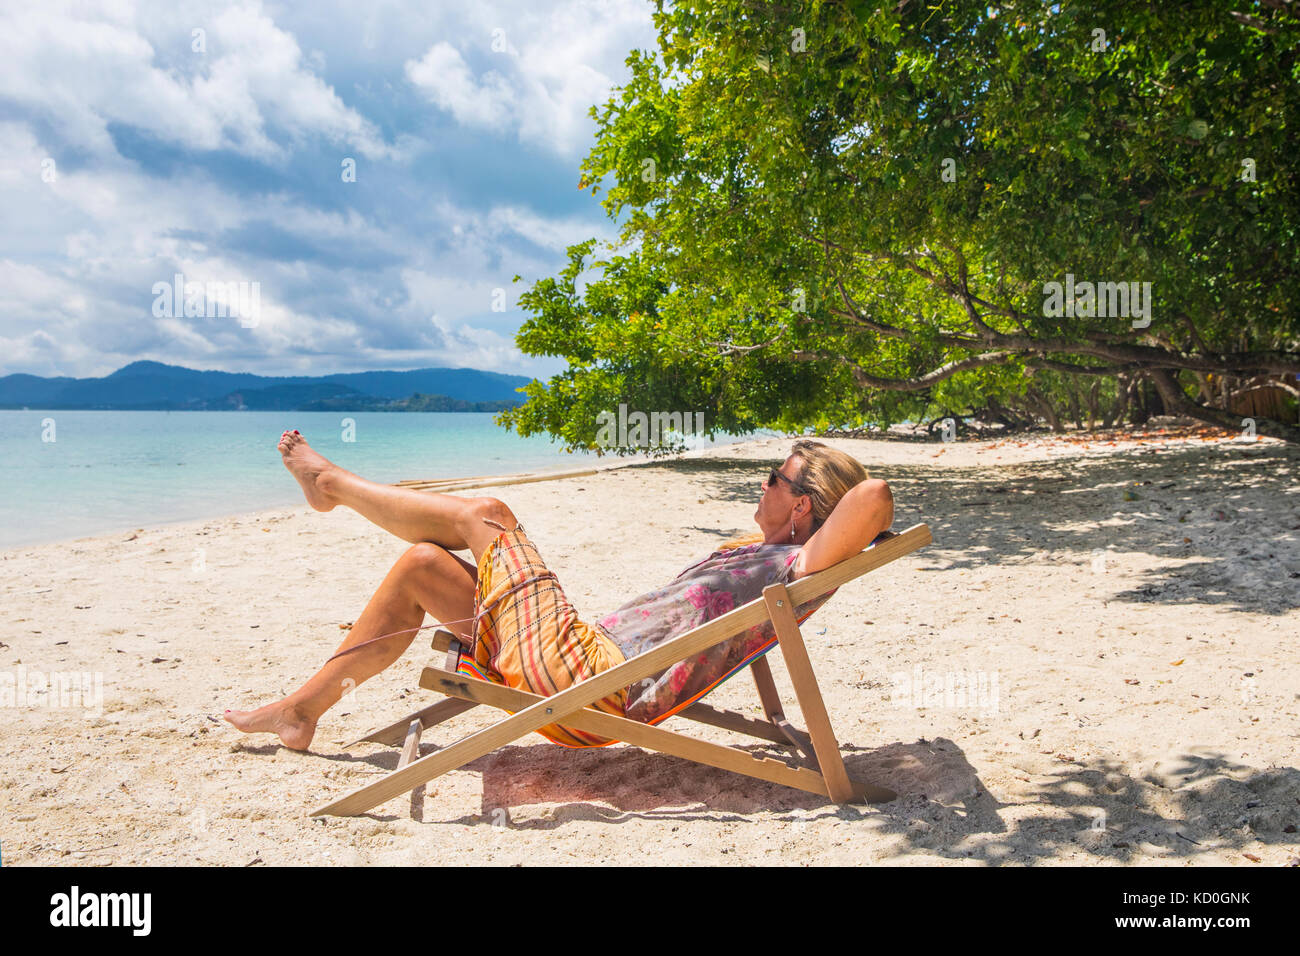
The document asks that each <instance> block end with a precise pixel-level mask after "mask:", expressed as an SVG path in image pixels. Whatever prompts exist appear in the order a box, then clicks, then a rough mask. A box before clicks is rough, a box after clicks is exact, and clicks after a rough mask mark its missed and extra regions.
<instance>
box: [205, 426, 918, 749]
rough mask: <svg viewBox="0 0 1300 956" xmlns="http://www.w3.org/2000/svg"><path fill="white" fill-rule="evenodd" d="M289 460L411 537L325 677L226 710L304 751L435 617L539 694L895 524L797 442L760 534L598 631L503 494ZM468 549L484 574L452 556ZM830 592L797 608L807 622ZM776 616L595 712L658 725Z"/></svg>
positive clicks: (828, 460) (302, 452) (242, 725)
mask: <svg viewBox="0 0 1300 956" xmlns="http://www.w3.org/2000/svg"><path fill="white" fill-rule="evenodd" d="M279 450H280V454H281V455H282V456H283V459H284V463H285V465H286V467H288V469H289V471H290V472H291V473H292V474H293V476H294V477H295V478H296V479H297V480H298V483H299V484H300V485H301V486H302V489H303V492H304V493H305V494H306V496H307V502H308V504H310V505H311V506H312V507H313V508H315V509H316V510H318V511H330V510H331V509H333V508H335V507H337V506H338V505H346V506H347V507H349V508H352V509H353V510H354V511H356V512H357V513H359V514H361V515H363V516H364V517H366V518H368V519H369V520H370V521H372V522H374V523H375V524H377V525H379V526H380V527H381V528H384V529H385V530H387V531H389V532H391V533H392V534H395V535H397V536H398V537H399V538H402V539H404V540H406V541H409V542H411V543H412V545H413V546H412V547H411V548H410V549H409V550H407V552H406V553H405V554H404V555H402V557H401V558H400V559H399V560H398V561H397V563H396V564H395V565H393V567H392V569H391V570H390V571H389V572H388V575H387V576H386V577H385V578H384V580H383V582H382V583H381V584H380V585H379V589H378V590H377V591H376V592H375V594H374V596H373V597H371V599H370V602H369V603H368V604H367V605H366V607H365V610H364V611H362V613H361V616H360V617H359V618H358V619H357V621H356V623H355V624H354V625H353V626H352V629H351V630H350V631H349V633H348V636H347V637H346V638H345V639H344V641H343V643H342V644H341V645H340V646H339V648H338V650H337V651H336V652H335V654H334V656H333V657H331V658H330V659H329V660H328V661H326V663H325V664H324V666H322V667H321V669H320V670H319V671H317V672H316V674H315V675H314V676H312V678H311V679H310V680H308V681H307V682H306V683H305V684H304V685H303V686H302V687H301V688H299V689H298V690H296V691H294V692H293V693H292V694H290V695H289V696H288V697H285V698H284V699H283V700H279V701H276V702H275V703H272V704H267V705H266V706H264V707H261V708H259V709H257V710H251V711H231V710H228V711H226V713H225V717H226V719H227V720H228V721H230V723H232V724H234V725H235V726H236V727H237V728H239V729H240V730H242V731H245V732H246V733H257V732H269V733H276V734H278V735H279V737H280V740H281V741H282V742H283V743H284V745H285V746H286V747H290V748H292V749H294V750H306V749H307V748H308V746H309V745H310V744H311V741H312V737H313V735H314V734H315V732H316V723H317V721H319V720H320V718H321V715H323V714H324V713H325V711H326V710H328V709H329V708H330V707H332V706H333V705H334V704H335V703H337V702H338V700H339V699H340V698H341V697H342V696H343V694H344V692H345V690H347V689H350V688H352V687H355V686H356V685H358V684H360V683H361V682H362V681H365V680H367V679H369V678H371V677H373V676H374V675H376V674H378V673H379V672H380V671H382V670H384V668H386V667H388V666H389V665H390V664H392V663H393V662H394V661H396V660H397V659H398V658H399V657H401V656H402V653H403V652H404V651H405V650H406V648H407V647H408V646H409V645H410V643H411V641H412V640H413V639H414V636H415V634H416V633H417V632H418V631H419V629H420V626H421V624H422V622H423V621H424V616H425V614H428V615H429V616H430V617H432V618H433V619H434V620H436V621H439V622H442V623H443V624H454V623H461V622H464V623H462V624H461V626H459V627H455V628H453V629H454V630H456V631H458V632H459V633H460V634H461V635H462V642H463V644H464V646H465V652H464V653H463V654H462V664H461V667H462V670H464V671H465V672H466V673H470V674H474V675H475V676H478V677H481V678H484V679H487V680H491V681H494V682H497V683H502V684H506V685H507V686H510V687H514V688H518V689H520V690H525V691H529V692H530V693H534V694H538V695H541V696H544V697H549V696H551V695H552V694H555V693H558V692H559V691H561V690H564V689H565V688H567V687H569V686H571V685H573V684H575V683H577V682H579V681H581V680H585V679H587V678H589V677H591V676H594V675H595V674H598V673H600V672H601V671H604V670H608V669H609V668H611V667H614V666H616V665H618V664H621V663H623V661H624V660H627V659H628V658H631V657H634V656H635V655H637V654H640V653H643V652H645V651H647V650H649V649H650V648H652V647H654V646H656V645H658V644H661V643H663V642H664V641H666V640H669V639H670V638H673V637H676V636H677V635H679V634H682V633H685V632H686V631H688V630H690V629H691V628H693V627H696V626H698V625H700V624H702V623H704V622H705V621H708V620H711V619H712V618H715V617H718V616H720V615H722V614H725V613H726V612H727V611H730V610H731V609H732V608H734V607H739V606H741V605H743V604H747V603H748V602H750V601H753V600H755V599H756V598H759V597H761V596H762V592H763V588H764V587H766V586H767V585H769V584H772V583H773V582H776V581H780V582H783V583H786V584H789V583H790V582H792V581H794V580H796V579H798V578H801V577H805V576H806V575H809V574H813V573H814V572H817V571H821V570H823V569H825V568H828V567H830V566H832V565H834V564H836V563H838V562H840V561H842V560H844V559H845V558H848V557H850V556H852V555H853V554H856V553H857V552H858V551H861V550H862V549H863V548H865V547H866V546H867V545H868V544H870V543H871V542H872V541H873V540H874V539H875V538H876V536H877V535H879V534H880V533H881V532H882V531H885V530H887V529H888V528H889V526H890V525H891V524H892V523H893V519H894V504H893V496H892V495H891V493H890V490H889V486H888V484H886V483H885V482H884V481H880V480H878V479H874V480H873V479H869V478H868V476H867V472H866V470H865V469H864V468H863V467H862V465H861V464H859V463H858V462H857V461H856V460H855V459H853V458H851V457H850V456H848V455H846V454H844V453H843V452H840V451H837V450H835V449H833V448H830V447H828V446H826V445H823V444H821V443H820V442H814V441H797V442H795V443H794V447H793V449H792V450H791V453H790V456H789V457H788V458H786V460H785V461H784V462H783V463H782V464H781V466H780V467H779V468H773V469H772V470H771V472H770V473H769V474H768V476H767V479H766V480H765V481H763V482H762V483H761V486H760V487H761V489H762V492H761V496H760V498H759V501H758V509H757V510H756V511H755V512H754V521H755V523H756V524H757V525H758V527H759V532H758V533H756V534H754V535H751V536H749V537H748V538H745V539H742V540H740V541H737V542H729V543H728V544H729V545H733V546H730V547H729V546H726V545H724V546H723V548H722V549H720V550H718V551H714V552H713V553H712V554H710V555H709V556H708V557H706V558H704V559H702V560H700V561H698V562H696V563H695V564H693V565H691V566H690V567H688V568H687V569H686V570H684V571H683V572H682V573H681V574H679V575H678V576H677V577H676V578H675V579H674V580H673V581H672V582H671V583H669V584H668V585H666V586H665V587H662V588H658V589H656V590H654V591H650V592H647V593H646V594H643V595H641V596H639V597H637V598H634V599H633V600H631V601H628V602H627V603H626V604H624V605H623V606H622V607H620V608H618V609H617V610H616V611H614V612H612V613H611V614H608V615H606V616H604V617H601V618H599V619H597V620H596V623H595V624H589V623H587V622H584V621H582V620H579V618H578V616H577V613H576V612H575V611H574V609H573V606H572V605H571V604H569V602H568V600H567V598H565V596H564V592H563V591H562V590H561V588H560V586H559V584H558V582H557V581H556V579H555V575H554V573H553V572H551V571H550V570H549V569H547V567H546V565H545V564H544V563H543V562H542V559H541V556H540V555H539V554H538V552H537V548H536V547H535V546H534V544H533V543H532V541H530V540H529V538H528V536H527V535H526V533H525V532H524V530H523V527H522V525H520V524H519V522H518V521H517V519H516V518H515V515H514V513H513V512H512V511H511V510H510V509H509V508H508V507H507V506H506V505H505V504H504V503H503V502H501V501H499V500H498V499H496V498H461V497H457V496H455V495H443V494H431V493H429V492H424V491H411V490H409V489H404V488H398V487H395V486H392V485H382V484H377V483H375V482H372V481H367V480H366V479H364V478H361V477H359V476H357V475H354V474H352V473H351V472H349V471H346V470H344V469H343V468H340V467H339V466H337V465H335V464H333V463H331V462H329V461H328V460H326V459H325V458H324V457H323V456H322V455H320V454H319V453H318V452H316V451H314V450H313V449H312V448H311V446H309V445H308V444H307V441H306V439H304V438H303V437H302V436H301V435H300V434H299V433H298V432H296V431H293V432H285V433H284V434H283V435H282V436H281V438H280V443H279ZM463 550H468V551H469V552H470V553H471V555H472V556H473V558H474V564H470V563H469V562H468V561H466V560H464V559H463V558H461V557H459V556H458V555H456V554H454V553H453V552H455V551H463ZM832 593H834V592H833V591H831V592H827V593H826V594H823V595H820V596H819V597H817V598H814V599H812V600H810V601H807V602H805V603H804V604H802V605H800V606H799V607H798V608H796V609H795V616H796V618H797V619H798V620H800V621H802V620H803V619H804V618H806V617H807V616H808V615H809V614H811V613H812V612H813V611H814V610H816V609H817V608H818V607H820V606H821V604H823V603H824V602H825V601H826V600H827V599H828V598H829V597H830V596H831V594H832ZM774 639H775V638H774V636H773V632H772V625H771V623H770V622H766V623H765V624H763V625H761V626H758V627H755V628H753V629H751V631H749V632H747V633H743V634H740V635H738V636H736V637H734V638H732V639H730V640H728V641H724V642H722V643H721V644H717V645H714V646H713V647H712V648H709V649H708V650H706V651H704V652H702V653H701V654H699V655H696V656H695V657H693V658H692V659H691V660H688V661H683V662H680V663H678V664H676V665H674V666H672V667H670V668H668V669H667V670H666V671H664V672H662V673H660V674H658V675H656V676H655V677H654V678H650V679H647V680H644V681H641V682H640V683H638V684H637V685H635V686H633V687H626V688H622V689H620V690H619V691H618V692H616V693H614V694H611V695H610V696H608V697H606V698H604V699H603V700H602V701H601V702H600V703H599V704H597V705H595V706H596V707H597V709H599V710H603V711H606V712H607V713H612V714H617V715H619V716H627V717H630V718H632V719H633V720H639V721H642V722H645V723H658V722H659V721H661V720H663V719H665V718H667V717H669V716H671V715H672V714H674V713H676V712H677V711H679V710H681V709H682V708H684V707H686V706H688V705H689V704H690V703H692V702H693V701H694V700H695V699H697V698H698V697H700V696H701V695H702V694H703V693H705V692H706V691H707V690H709V689H710V688H712V687H713V686H715V685H716V684H717V683H718V682H719V681H720V680H722V679H723V678H725V677H726V676H728V675H729V674H730V673H732V672H733V671H734V670H735V669H736V668H737V667H739V666H740V665H741V664H743V663H744V662H746V661H747V660H749V659H750V658H752V657H753V656H754V655H755V654H757V653H758V652H759V651H760V650H762V649H763V648H765V647H766V646H768V645H769V644H771V643H772V641H773V640H774ZM539 733H541V734H542V735H543V736H545V737H546V738H547V739H549V740H552V741H554V742H555V743H559V744H564V745H566V746H570V747H592V746H602V745H604V744H607V743H611V742H612V741H611V740H609V739H608V738H604V737H598V736H595V735H592V734H589V733H585V732H583V731H580V730H576V729H572V728H567V727H561V726H559V725H549V726H547V727H544V728H542V729H541V730H540V731H539Z"/></svg>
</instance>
